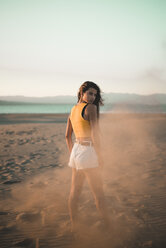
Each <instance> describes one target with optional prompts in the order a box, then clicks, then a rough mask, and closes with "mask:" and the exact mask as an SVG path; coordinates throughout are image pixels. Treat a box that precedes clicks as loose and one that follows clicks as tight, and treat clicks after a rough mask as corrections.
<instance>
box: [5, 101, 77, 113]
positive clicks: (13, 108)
mask: <svg viewBox="0 0 166 248" xmlns="http://www.w3.org/2000/svg"><path fill="white" fill-rule="evenodd" d="M72 107H73V105H72V104H33V103H12V104H11V103H8V104H4V103H3V104H0V113H1V114H23V113H24V114H60V113H62V114H64V113H69V112H70V110H71V108H72Z"/></svg>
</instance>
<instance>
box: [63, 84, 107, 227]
mask: <svg viewBox="0 0 166 248" xmlns="http://www.w3.org/2000/svg"><path fill="white" fill-rule="evenodd" d="M99 104H100V105H102V104H103V103H102V98H101V94H100V88H99V87H98V86H97V85H96V84H95V83H93V82H90V81H86V82H85V83H83V84H82V85H81V87H80V89H79V92H78V102H77V105H75V106H74V107H73V108H72V110H71V113H70V115H69V118H68V121H67V127H66V143H67V146H68V149H69V152H70V159H69V167H71V168H72V184H71V191H70V196H69V213H70V218H71V224H72V229H74V226H75V223H76V217H77V211H78V207H77V206H78V200H79V196H80V193H81V190H82V186H83V183H84V180H85V178H86V179H87V181H88V183H89V186H90V188H91V191H92V193H93V196H94V199H95V203H96V207H97V209H98V210H99V212H100V214H101V216H102V218H103V220H104V222H105V224H106V225H107V226H108V215H107V209H106V205H105V201H104V193H103V186H102V180H101V175H100V167H102V166H103V162H102V156H101V152H100V140H99V128H98V118H99ZM73 132H74V134H75V137H76V141H75V143H74V145H73V142H72V133H73Z"/></svg>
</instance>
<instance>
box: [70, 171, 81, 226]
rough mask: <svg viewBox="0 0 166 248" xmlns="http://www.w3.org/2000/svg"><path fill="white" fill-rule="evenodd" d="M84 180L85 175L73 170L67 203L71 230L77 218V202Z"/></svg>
mask: <svg viewBox="0 0 166 248" xmlns="http://www.w3.org/2000/svg"><path fill="white" fill-rule="evenodd" d="M84 180H85V174H84V173H83V172H82V170H76V169H74V168H73V169H72V182H71V190H70V195H69V202H68V206H69V214H70V219H71V224H72V230H73V229H74V224H75V221H76V217H77V212H78V200H79V196H80V194H81V191H82V186H83V183H84Z"/></svg>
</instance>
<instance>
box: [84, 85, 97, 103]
mask: <svg viewBox="0 0 166 248" xmlns="http://www.w3.org/2000/svg"><path fill="white" fill-rule="evenodd" d="M96 95H97V90H96V89H94V88H89V89H88V90H87V91H85V92H84V93H83V96H82V101H85V102H87V103H93V102H94V101H95V99H96Z"/></svg>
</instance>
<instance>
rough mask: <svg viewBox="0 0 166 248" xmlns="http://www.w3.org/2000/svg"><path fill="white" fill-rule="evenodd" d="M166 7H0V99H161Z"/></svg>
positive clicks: (123, 1)
mask: <svg viewBox="0 0 166 248" xmlns="http://www.w3.org/2000/svg"><path fill="white" fill-rule="evenodd" d="M165 13H166V1H165V0H28V1H26V0H0V96H7V95H8V96H9V95H11V96H12V95H24V96H37V97H41V96H56V95H76V94H77V91H78V89H79V87H80V85H81V84H82V83H83V82H84V81H87V80H89V81H93V82H95V83H97V84H98V85H99V86H100V88H101V90H102V91H103V92H105V93H109V92H115V93H136V94H143V95H148V94H154V93H166V28H165V23H166V15H165Z"/></svg>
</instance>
